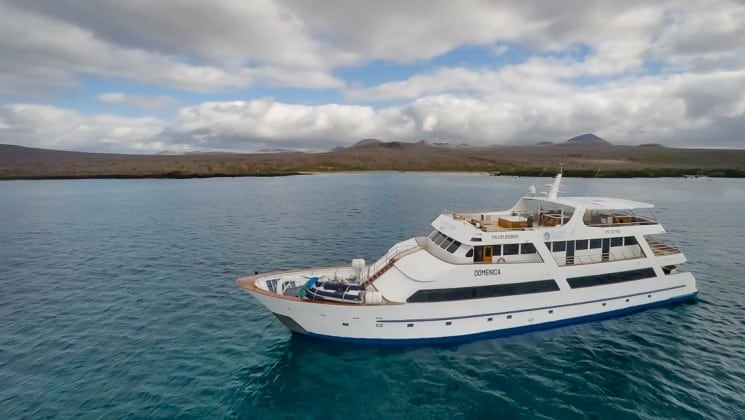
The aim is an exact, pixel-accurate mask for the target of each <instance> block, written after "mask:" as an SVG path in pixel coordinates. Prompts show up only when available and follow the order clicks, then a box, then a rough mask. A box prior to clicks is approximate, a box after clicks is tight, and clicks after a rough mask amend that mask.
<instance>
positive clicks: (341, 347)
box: [0, 173, 745, 419]
mask: <svg viewBox="0 0 745 420" xmlns="http://www.w3.org/2000/svg"><path fill="white" fill-rule="evenodd" d="M531 181H534V182H535V184H536V185H537V186H538V187H539V190H540V189H543V184H545V183H547V182H549V181H550V180H549V179H548V178H542V179H537V180H531V179H526V178H520V179H515V178H509V177H488V176H481V175H475V174H426V173H425V174H421V173H418V174H398V173H380V174H334V175H313V176H299V177H286V178H224V179H202V180H70V181H11V182H2V183H0V215H1V217H0V418H64V417H83V418H98V417H103V418H120V417H132V418H143V417H147V418H172V417H180V418H190V417H193V418H224V417H237V418H319V419H321V418H323V419H325V418H583V417H589V418H745V284H743V281H745V279H744V277H745V275H744V274H745V263H743V260H744V259H745V253H743V249H745V180H730V179H695V180H683V179H631V180H586V179H565V180H564V185H565V187H564V189H565V190H567V194H569V195H585V194H588V193H589V194H591V195H611V196H619V197H625V198H630V199H635V200H641V201H651V202H654V203H655V204H657V209H656V210H655V215H656V216H657V217H658V218H659V219H660V220H661V221H662V222H663V224H664V226H665V227H666V228H667V230H668V231H669V232H670V233H669V234H668V235H666V239H667V240H669V241H672V242H674V243H677V244H678V245H680V246H681V247H682V248H683V250H684V252H685V253H686V255H687V256H688V258H689V263H688V264H686V265H685V266H684V268H685V269H688V270H690V271H692V272H693V273H694V274H695V275H696V277H697V279H698V285H699V289H700V291H701V293H700V299H699V301H698V303H696V304H692V305H689V304H682V305H676V306H671V307H665V308H661V309H653V310H649V311H645V312H642V313H639V314H635V315H631V316H627V317H622V318H616V319H612V320H607V321H602V322H594V323H587V324H581V325H575V326H569V327H564V328H559V329H554V330H549V331H543V332H536V333H529V334H524V335H519V336H513V337H507V338H499V339H492V340H482V341H476V342H471V343H465V344H460V345H449V346H416V347H392V348H391V347H364V346H358V345H348V344H340V343H332V342H322V341H316V340H312V339H307V338H303V337H298V336H293V335H291V334H290V333H289V331H287V330H286V329H285V328H284V327H283V326H282V325H281V324H280V323H279V322H278V321H277V320H276V319H275V318H274V317H273V316H272V315H271V314H269V313H268V312H266V311H265V310H264V309H263V308H262V307H261V306H260V305H259V304H258V303H257V302H256V301H255V300H254V299H253V298H252V297H251V296H249V295H248V294H247V293H245V292H243V291H242V290H241V289H239V288H238V287H237V286H236V285H235V279H236V278H237V277H239V276H241V275H244V274H247V273H252V272H253V271H269V270H278V269H286V268H296V267H308V266H323V265H330V264H344V263H348V262H349V261H351V259H352V258H354V257H363V258H365V259H367V260H368V261H373V260H375V259H377V257H379V256H380V255H381V254H382V253H384V252H385V250H386V249H387V248H388V247H389V246H391V245H393V244H394V243H395V242H398V241H400V240H402V239H405V238H408V237H411V236H414V235H426V234H427V233H429V231H430V227H429V222H430V221H431V220H432V219H434V218H435V217H436V216H437V215H438V214H440V213H441V212H443V211H457V210H474V209H476V210H477V209H498V208H505V207H508V206H510V205H511V204H512V203H513V202H514V201H515V200H517V198H519V197H520V196H521V195H522V194H523V193H524V192H525V191H526V190H527V187H528V185H529V184H530V183H531Z"/></svg>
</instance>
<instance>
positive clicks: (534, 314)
mask: <svg viewBox="0 0 745 420" xmlns="http://www.w3.org/2000/svg"><path fill="white" fill-rule="evenodd" d="M254 281H255V279H252V278H245V279H240V280H239V281H238V282H239V284H240V285H241V286H242V287H244V288H246V289H247V290H249V291H250V292H251V294H252V295H253V296H254V297H255V298H256V299H257V300H258V301H259V302H260V303H261V304H262V305H264V306H265V307H266V308H267V309H268V310H269V311H271V312H272V313H273V314H274V315H275V316H276V317H277V318H278V319H279V320H280V321H281V322H282V323H283V324H284V325H285V326H286V327H288V328H289V329H290V330H291V331H293V332H295V333H299V334H304V335H308V336H312V337H318V338H324V339H330V340H337V341H347V342H357V343H371V344H416V343H454V342H463V341H471V340H476V339H481V338H486V337H498V336H506V335H513V334H519V333H524V332H529V331H536V330H543V329H549V328H555V327H560V326H565V325H570V324H577V323H582V322H589V321H595V320H600V319H606V318H611V317H617V316H622V315H626V314H630V313H634V312H639V311H642V310H645V309H648V308H652V307H659V306H664V305H669V304H673V303H676V302H682V301H688V300H692V299H695V297H696V295H697V293H698V290H697V289H696V281H695V279H694V277H693V275H692V274H690V273H685V272H684V273H675V274H670V275H666V276H664V277H654V278H649V279H641V280H637V281H632V282H625V283H623V284H616V285H607V286H600V287H593V288H591V289H592V290H559V291H556V292H550V293H542V294H540V296H539V295H524V296H509V297H495V298H485V299H469V300H462V301H450V302H427V303H385V304H381V305H366V304H365V305H355V304H329V303H321V302H316V301H308V300H303V299H296V298H289V297H287V296H283V295H281V294H277V293H271V292H268V291H265V290H261V289H259V288H257V287H255V286H254V285H253V282H254Z"/></svg>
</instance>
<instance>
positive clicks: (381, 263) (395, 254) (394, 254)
mask: <svg viewBox="0 0 745 420" xmlns="http://www.w3.org/2000/svg"><path fill="white" fill-rule="evenodd" d="M419 249H421V245H419V243H418V242H417V243H416V244H413V245H398V246H394V247H393V248H391V249H389V250H388V252H386V254H385V255H383V256H382V257H380V259H378V261H376V262H375V263H374V264H373V265H369V266H367V271H366V273H364V276H363V278H362V284H364V285H368V284H370V283H371V282H372V281H373V280H375V279H377V278H378V277H380V276H381V275H383V273H385V272H386V271H388V269H389V268H391V267H393V264H394V263H395V262H396V261H398V260H399V259H400V258H402V257H404V256H406V255H409V254H411V253H412V252H414V251H417V250H419Z"/></svg>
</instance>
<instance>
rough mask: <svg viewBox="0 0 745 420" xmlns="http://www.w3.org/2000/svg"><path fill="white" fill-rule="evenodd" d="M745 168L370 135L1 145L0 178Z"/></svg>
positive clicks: (647, 149)
mask: <svg viewBox="0 0 745 420" xmlns="http://www.w3.org/2000/svg"><path fill="white" fill-rule="evenodd" d="M560 163H563V164H564V167H565V173H566V174H567V175H568V176H599V177H628V176H681V175H686V174H690V175H709V176H730V177H743V176H745V150H740V149H733V150H723V149H677V148H667V147H662V146H660V145H643V146H615V145H611V144H608V143H600V142H588V143H582V142H580V143H576V142H575V143H560V144H548V145H546V144H543V145H531V146H485V147H473V146H467V145H453V144H447V143H435V144H432V143H429V142H427V141H420V142H417V143H408V142H381V141H377V140H364V141H361V142H359V143H358V144H356V145H354V146H351V147H348V148H343V149H341V148H337V149H335V150H334V151H330V152H323V153H302V152H280V153H259V154H239V153H204V154H187V155H124V154H106V153H83V152H67V151H57V150H46V149H33V148H27V147H21V146H12V145H0V179H44V178H137V177H156V178H188V177H210V176H272V175H289V174H297V173H304V172H335V171H474V172H499V173H502V174H513V175H537V174H539V173H541V172H543V171H544V169H545V170H546V173H552V172H553V171H555V169H556V168H557V167H558V166H559V164H560Z"/></svg>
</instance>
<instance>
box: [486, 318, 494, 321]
mask: <svg viewBox="0 0 745 420" xmlns="http://www.w3.org/2000/svg"><path fill="white" fill-rule="evenodd" d="M492 321H494V318H486V322H492Z"/></svg>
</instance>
